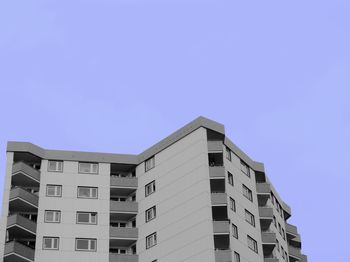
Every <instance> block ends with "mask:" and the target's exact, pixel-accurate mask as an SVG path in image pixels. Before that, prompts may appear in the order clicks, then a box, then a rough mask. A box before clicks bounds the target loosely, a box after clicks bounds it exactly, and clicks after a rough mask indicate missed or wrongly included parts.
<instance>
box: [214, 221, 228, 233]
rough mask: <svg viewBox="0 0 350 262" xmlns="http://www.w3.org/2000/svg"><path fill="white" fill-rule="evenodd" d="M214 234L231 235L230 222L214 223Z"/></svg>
mask: <svg viewBox="0 0 350 262" xmlns="http://www.w3.org/2000/svg"><path fill="white" fill-rule="evenodd" d="M213 228H214V234H230V223H229V222H228V221H213Z"/></svg>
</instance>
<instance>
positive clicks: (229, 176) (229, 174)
mask: <svg viewBox="0 0 350 262" xmlns="http://www.w3.org/2000/svg"><path fill="white" fill-rule="evenodd" d="M227 180H228V183H229V184H230V185H231V186H233V175H232V174H231V173H230V172H227Z"/></svg>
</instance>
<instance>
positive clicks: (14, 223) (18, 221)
mask: <svg viewBox="0 0 350 262" xmlns="http://www.w3.org/2000/svg"><path fill="white" fill-rule="evenodd" d="M12 227H18V228H19V229H20V230H23V229H24V230H26V231H29V232H31V233H32V234H35V233H36V223H35V222H34V221H32V220H29V219H27V218H25V217H23V216H21V215H12V216H9V217H8V218H7V229H9V228H12Z"/></svg>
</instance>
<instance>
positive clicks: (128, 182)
mask: <svg viewBox="0 0 350 262" xmlns="http://www.w3.org/2000/svg"><path fill="white" fill-rule="evenodd" d="M111 186H112V187H127V188H135V189H136V188H137V178H136V177H118V176H111Z"/></svg>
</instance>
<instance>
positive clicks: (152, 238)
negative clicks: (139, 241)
mask: <svg viewBox="0 0 350 262" xmlns="http://www.w3.org/2000/svg"><path fill="white" fill-rule="evenodd" d="M155 245H157V233H156V232H154V233H152V234H150V235H148V236H147V237H146V249H149V248H151V247H153V246H155Z"/></svg>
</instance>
